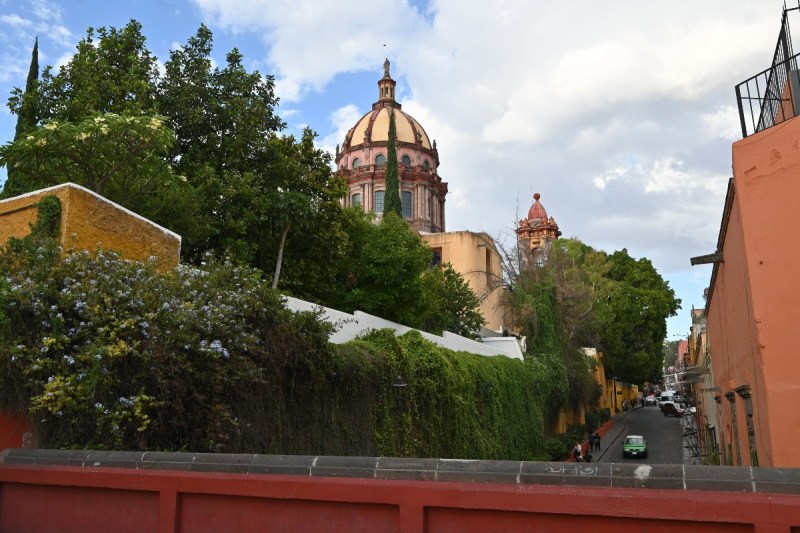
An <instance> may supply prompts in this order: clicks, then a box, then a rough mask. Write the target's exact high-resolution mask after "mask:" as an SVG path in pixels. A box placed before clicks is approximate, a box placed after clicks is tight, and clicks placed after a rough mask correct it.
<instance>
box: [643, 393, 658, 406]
mask: <svg viewBox="0 0 800 533" xmlns="http://www.w3.org/2000/svg"><path fill="white" fill-rule="evenodd" d="M644 404H645V405H656V397H655V395H654V394H651V395H650V396H648V397H647V398H645V399H644Z"/></svg>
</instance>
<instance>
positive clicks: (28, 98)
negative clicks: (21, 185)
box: [6, 37, 39, 189]
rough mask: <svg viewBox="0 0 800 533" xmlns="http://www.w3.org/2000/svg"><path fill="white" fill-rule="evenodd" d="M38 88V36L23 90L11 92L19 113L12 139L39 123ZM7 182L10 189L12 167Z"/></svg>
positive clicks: (34, 127) (13, 186) (29, 130)
mask: <svg viewBox="0 0 800 533" xmlns="http://www.w3.org/2000/svg"><path fill="white" fill-rule="evenodd" d="M38 88H39V38H38V37H37V38H36V40H35V41H34V43H33V51H32V52H31V65H30V67H29V68H28V79H27V80H26V82H25V92H24V93H23V92H22V91H20V89H18V88H15V89H14V90H13V91H12V93H11V99H12V100H14V101H16V100H18V101H19V113H18V115H17V126H16V129H15V130H14V140H15V141H16V140H18V139H19V138H20V137H22V136H23V135H25V134H27V133H28V132H31V131H33V130H35V129H36V126H37V124H38V123H39V118H38V113H37V111H36V107H37V93H38ZM6 170H7V182H10V183H11V185H10V186H9V187H11V188H12V189H13V188H15V187H16V185H15V181H16V177H15V175H14V169H13V168H8V169H6Z"/></svg>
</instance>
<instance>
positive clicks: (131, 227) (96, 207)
mask: <svg viewBox="0 0 800 533" xmlns="http://www.w3.org/2000/svg"><path fill="white" fill-rule="evenodd" d="M45 196H55V197H57V198H58V199H59V200H60V201H61V227H60V236H59V239H60V242H59V244H60V245H61V248H62V249H63V250H64V251H71V250H90V251H96V250H99V249H105V250H113V251H115V252H117V253H119V254H120V255H121V256H122V257H124V258H126V259H134V260H138V261H147V260H149V259H150V258H151V257H155V258H156V266H157V268H159V269H160V270H162V271H166V270H169V269H171V268H175V267H177V266H178V263H179V261H180V253H181V237H180V235H178V234H176V233H173V232H171V231H169V230H168V229H165V228H162V227H161V226H159V225H158V224H156V223H154V222H151V221H149V220H147V219H146V218H144V217H141V216H139V215H137V214H136V213H134V212H132V211H129V210H128V209H125V208H124V207H122V206H120V205H117V204H115V203H114V202H111V201H109V200H106V199H105V198H103V197H102V196H100V195H98V194H97V193H94V192H92V191H90V190H89V189H86V188H84V187H81V186H80V185H75V184H74V183H64V184H62V185H56V186H55V187H50V188H47V189H41V190H38V191H34V192H31V193H28V194H23V195H21V196H15V197H14V198H9V199H7V200H2V201H0V245H4V244H5V243H6V242H7V241H8V239H9V238H11V237H16V238H22V237H25V236H26V235H28V234H29V233H30V231H31V224H35V223H36V220H37V218H38V215H39V212H38V209H37V204H38V202H39V201H40V200H41V199H42V198H44V197H45Z"/></svg>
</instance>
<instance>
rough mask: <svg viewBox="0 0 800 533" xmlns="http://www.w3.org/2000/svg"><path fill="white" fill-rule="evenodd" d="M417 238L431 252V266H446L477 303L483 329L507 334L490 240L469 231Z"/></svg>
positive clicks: (497, 258) (495, 255)
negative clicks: (451, 268)
mask: <svg viewBox="0 0 800 533" xmlns="http://www.w3.org/2000/svg"><path fill="white" fill-rule="evenodd" d="M420 237H421V238H422V239H423V240H424V241H425V242H427V243H428V245H429V246H430V247H431V249H432V250H433V255H434V262H437V263H439V264H445V263H450V264H451V265H452V267H453V269H454V270H456V271H457V272H459V273H460V274H461V275H462V276H464V280H465V281H466V282H467V283H468V284H469V286H470V288H471V289H472V292H474V293H475V295H476V296H477V297H478V299H479V300H480V302H481V306H480V312H481V314H482V315H483V318H484V321H485V326H486V327H487V328H488V329H491V330H494V331H504V330H508V329H509V328H510V326H511V323H510V314H509V313H507V311H506V308H505V307H504V305H503V290H504V289H503V270H502V266H501V258H500V253H499V252H498V251H497V247H496V246H495V244H494V241H493V240H492V239H491V237H489V235H487V234H486V233H474V232H472V231H453V232H449V233H422V234H421V235H420Z"/></svg>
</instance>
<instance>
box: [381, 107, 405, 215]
mask: <svg viewBox="0 0 800 533" xmlns="http://www.w3.org/2000/svg"><path fill="white" fill-rule="evenodd" d="M396 140H397V127H396V126H395V123H394V110H389V143H388V146H387V147H386V151H387V154H386V198H385V199H384V203H383V212H384V213H397V216H399V217H401V218H402V216H403V205H402V203H401V202H400V178H399V177H398V175H397V148H396V146H395V143H396Z"/></svg>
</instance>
